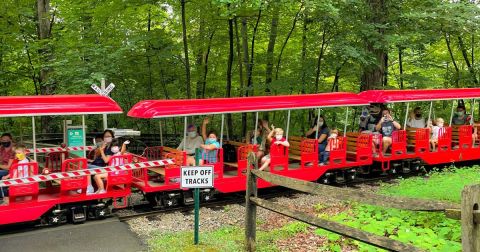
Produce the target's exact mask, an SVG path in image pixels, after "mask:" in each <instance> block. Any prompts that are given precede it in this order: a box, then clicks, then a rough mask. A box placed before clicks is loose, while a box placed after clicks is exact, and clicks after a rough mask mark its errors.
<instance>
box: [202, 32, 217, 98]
mask: <svg viewBox="0 0 480 252" xmlns="http://www.w3.org/2000/svg"><path fill="white" fill-rule="evenodd" d="M214 35H215V30H214V31H212V34H210V37H209V38H208V46H207V52H206V53H205V64H204V65H203V78H202V84H203V87H202V98H205V89H206V87H207V74H208V56H209V55H210V50H211V49H212V40H213V36H214Z"/></svg>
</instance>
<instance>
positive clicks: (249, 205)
mask: <svg viewBox="0 0 480 252" xmlns="http://www.w3.org/2000/svg"><path fill="white" fill-rule="evenodd" d="M247 160H248V161H247V190H246V191H245V208H246V216H245V242H246V244H245V245H246V250H247V251H250V252H253V251H255V239H256V229H257V205H255V203H253V202H252V201H251V200H250V197H257V177H256V176H255V175H254V174H253V173H252V172H251V170H250V168H251V167H252V166H253V167H254V169H258V162H257V158H256V157H255V154H254V153H253V152H250V153H249V154H248V158H247Z"/></svg>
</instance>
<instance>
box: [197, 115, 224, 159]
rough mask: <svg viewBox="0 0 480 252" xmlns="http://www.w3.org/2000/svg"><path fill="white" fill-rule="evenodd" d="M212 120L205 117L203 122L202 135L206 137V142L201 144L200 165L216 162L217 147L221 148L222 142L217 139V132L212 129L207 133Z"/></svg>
mask: <svg viewBox="0 0 480 252" xmlns="http://www.w3.org/2000/svg"><path fill="white" fill-rule="evenodd" d="M209 122H210V120H209V119H208V118H205V119H203V123H202V136H203V138H204V139H205V144H201V145H200V148H202V158H201V160H200V165H203V164H207V163H208V164H214V163H216V162H217V161H218V160H217V152H218V151H217V149H219V148H220V143H219V142H218V140H217V134H215V131H213V130H211V131H210V132H208V134H207V124H208V123H209Z"/></svg>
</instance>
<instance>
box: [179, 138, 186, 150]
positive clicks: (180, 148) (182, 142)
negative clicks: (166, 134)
mask: <svg viewBox="0 0 480 252" xmlns="http://www.w3.org/2000/svg"><path fill="white" fill-rule="evenodd" d="M184 144H185V138H184V139H182V141H181V142H180V145H178V147H177V150H183V145H184Z"/></svg>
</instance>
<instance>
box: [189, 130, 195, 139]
mask: <svg viewBox="0 0 480 252" xmlns="http://www.w3.org/2000/svg"><path fill="white" fill-rule="evenodd" d="M188 136H189V137H191V138H194V137H196V136H197V132H195V131H190V132H188Z"/></svg>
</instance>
